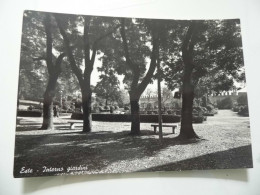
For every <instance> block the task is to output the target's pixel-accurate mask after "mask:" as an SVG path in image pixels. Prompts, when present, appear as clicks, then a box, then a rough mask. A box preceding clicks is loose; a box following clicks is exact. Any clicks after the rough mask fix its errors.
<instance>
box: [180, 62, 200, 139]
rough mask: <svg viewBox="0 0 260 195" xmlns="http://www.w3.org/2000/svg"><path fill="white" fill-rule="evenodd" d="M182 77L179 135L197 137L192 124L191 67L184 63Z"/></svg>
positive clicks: (192, 91) (190, 137)
mask: <svg viewBox="0 0 260 195" xmlns="http://www.w3.org/2000/svg"><path fill="white" fill-rule="evenodd" d="M185 67H186V70H185V71H184V79H183V91H182V113H181V130H180V135H179V137H180V138H182V139H192V138H199V137H198V135H197V134H196V133H195V131H194V129H193V126H192V110H193V99H194V87H193V85H192V83H191V74H192V69H193V68H192V67H191V66H190V65H189V64H186V66H185Z"/></svg>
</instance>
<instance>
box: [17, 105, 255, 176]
mask: <svg viewBox="0 0 260 195" xmlns="http://www.w3.org/2000/svg"><path fill="white" fill-rule="evenodd" d="M41 120H42V119H39V118H23V119H22V121H21V125H18V126H17V129H16V148H15V166H14V175H15V176H16V177H26V176H39V175H62V174H99V173H105V174H106V173H126V172H138V171H164V170H167V171H170V170H188V169H222V168H224V169H225V168H247V167H252V154H251V145H250V143H251V142H250V130H249V118H248V117H239V116H238V115H237V114H236V113H233V112H232V111H230V110H220V111H219V114H217V115H215V116H214V117H208V120H207V121H206V122H204V123H203V124H194V129H195V131H196V133H197V134H198V135H199V136H200V137H201V138H202V139H201V140H191V141H186V142H183V141H179V140H177V139H176V137H177V135H178V134H179V128H178V129H177V131H176V134H171V128H163V132H164V134H163V137H164V139H163V143H162V144H161V143H160V142H159V140H158V135H154V133H153V128H152V127H151V124H149V123H148V124H147V123H142V124H141V130H142V134H141V136H134V137H133V136H129V135H128V133H129V131H130V125H131V124H130V123H127V122H126V123H117V122H95V121H93V132H91V133H88V134H86V133H82V132H81V131H82V127H76V129H75V130H70V129H69V124H68V123H66V122H67V121H68V120H69V119H66V118H56V119H55V127H56V130H52V131H51V130H50V131H49V130H48V131H46V130H45V131H44V130H37V128H38V127H40V125H41ZM44 166H46V167H48V168H61V167H62V168H63V171H61V172H42V170H43V167H44ZM79 166H81V167H87V170H79V171H69V172H67V168H68V167H74V168H75V167H79ZM21 167H26V168H31V169H33V173H30V174H22V175H21V174H19V172H20V170H21Z"/></svg>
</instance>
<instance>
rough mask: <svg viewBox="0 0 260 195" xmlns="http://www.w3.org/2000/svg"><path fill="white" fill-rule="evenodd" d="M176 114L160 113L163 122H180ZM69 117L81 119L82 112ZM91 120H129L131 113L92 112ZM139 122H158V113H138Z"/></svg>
mask: <svg viewBox="0 0 260 195" xmlns="http://www.w3.org/2000/svg"><path fill="white" fill-rule="evenodd" d="M180 118H181V117H180V116H178V115H162V120H163V123H176V122H180ZM71 119H76V120H83V114H82V113H73V114H72V115H71ZM92 120H93V121H109V122H131V115H129V114H92ZM140 121H141V123H156V122H158V115H155V114H150V115H149V114H140Z"/></svg>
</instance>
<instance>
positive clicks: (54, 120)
mask: <svg viewBox="0 0 260 195" xmlns="http://www.w3.org/2000/svg"><path fill="white" fill-rule="evenodd" d="M242 38H243V36H242V33H241V22H240V19H237V18H234V19H218V20H217V19H210V20H180V19H178V20H174V19H172V18H171V19H150V18H139V17H136V18H130V17H111V16H109V17H108V16H97V15H74V14H62V13H51V12H40V11H32V10H26V11H24V13H23V26H22V32H21V50H20V68H19V84H18V92H17V117H16V129H15V151H14V170H13V171H14V172H13V175H14V177H15V178H22V177H38V176H59V175H83V174H88V175H90V174H116V173H135V172H158V171H160V172H164V171H185V170H209V169H241V168H243V169H244V168H252V167H253V160H252V149H251V135H250V122H249V106H248V94H247V84H246V74H245V66H246V64H245V63H244V59H243V47H242Z"/></svg>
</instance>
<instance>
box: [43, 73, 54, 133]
mask: <svg viewBox="0 0 260 195" xmlns="http://www.w3.org/2000/svg"><path fill="white" fill-rule="evenodd" d="M57 79H58V75H50V76H49V81H48V84H47V87H46V90H45V93H44V99H43V122H42V127H41V128H40V129H42V130H51V129H54V125H53V98H54V95H55V88H56V84H57Z"/></svg>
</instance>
